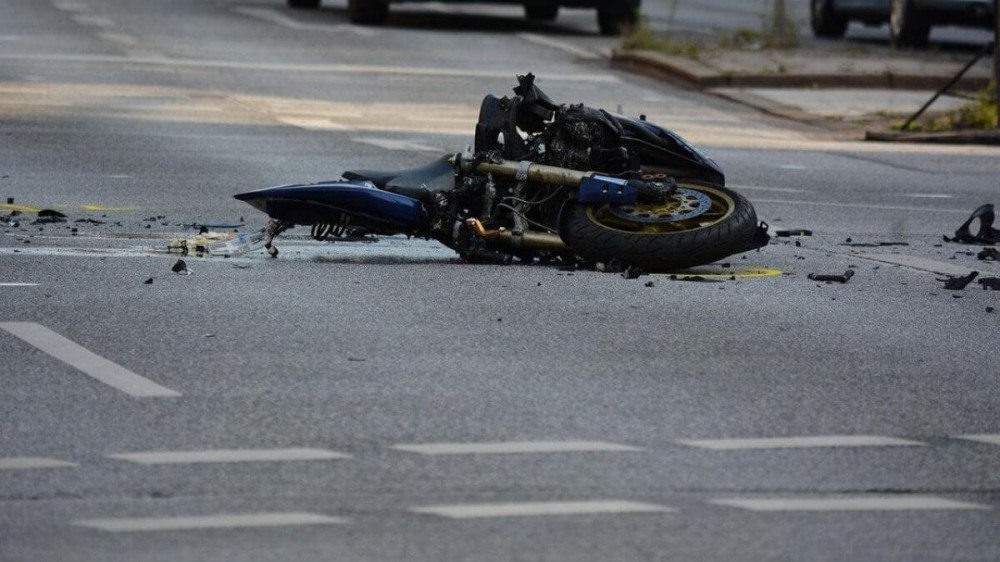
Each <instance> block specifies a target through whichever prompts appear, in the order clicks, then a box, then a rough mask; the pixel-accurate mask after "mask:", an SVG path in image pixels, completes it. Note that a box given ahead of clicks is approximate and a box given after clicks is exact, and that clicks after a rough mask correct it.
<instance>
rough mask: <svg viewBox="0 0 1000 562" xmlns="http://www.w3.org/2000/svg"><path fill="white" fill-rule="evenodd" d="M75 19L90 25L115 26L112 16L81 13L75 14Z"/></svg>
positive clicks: (81, 23) (79, 22)
mask: <svg viewBox="0 0 1000 562" xmlns="http://www.w3.org/2000/svg"><path fill="white" fill-rule="evenodd" d="M73 21H75V22H76V23H78V24H80V25H90V26H94V27H104V28H110V27H114V26H115V22H114V20H112V19H111V18H106V17H103V16H94V15H91V14H80V15H76V16H73Z"/></svg>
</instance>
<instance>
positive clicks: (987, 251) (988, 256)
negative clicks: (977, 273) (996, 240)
mask: <svg viewBox="0 0 1000 562" xmlns="http://www.w3.org/2000/svg"><path fill="white" fill-rule="evenodd" d="M976 257H977V258H979V259H981V260H983V261H986V260H993V261H1000V250H997V249H996V248H984V249H983V251H982V252H979V253H978V254H977V255H976Z"/></svg>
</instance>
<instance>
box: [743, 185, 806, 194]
mask: <svg viewBox="0 0 1000 562" xmlns="http://www.w3.org/2000/svg"><path fill="white" fill-rule="evenodd" d="M727 187H729V188H731V189H747V190H750V191H775V192H778V193H806V192H807V191H809V190H807V189H795V188H791V187H760V186H756V185H730V186H727Z"/></svg>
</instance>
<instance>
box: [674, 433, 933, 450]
mask: <svg viewBox="0 0 1000 562" xmlns="http://www.w3.org/2000/svg"><path fill="white" fill-rule="evenodd" d="M677 443H680V444H682V445H687V446H689V447H698V448H700V449H712V450H714V451H739V450H749V449H805V448H814V447H899V446H906V447H912V446H923V445H926V443H921V442H920V441H910V440H908V439H897V438H895V437H882V436H880V435H819V436H811V437H770V438H762V439H684V440H680V441H677Z"/></svg>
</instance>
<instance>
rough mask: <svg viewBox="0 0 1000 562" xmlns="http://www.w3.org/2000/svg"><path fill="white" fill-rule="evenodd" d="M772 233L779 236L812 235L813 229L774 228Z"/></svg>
mask: <svg viewBox="0 0 1000 562" xmlns="http://www.w3.org/2000/svg"><path fill="white" fill-rule="evenodd" d="M774 235H775V236H777V237H779V238H789V237H792V236H812V235H813V231H811V230H806V229H803V228H795V229H790V230H775V231H774Z"/></svg>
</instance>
